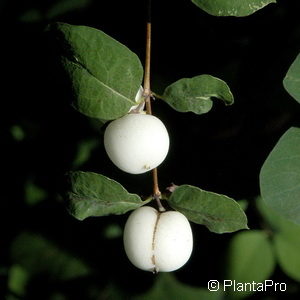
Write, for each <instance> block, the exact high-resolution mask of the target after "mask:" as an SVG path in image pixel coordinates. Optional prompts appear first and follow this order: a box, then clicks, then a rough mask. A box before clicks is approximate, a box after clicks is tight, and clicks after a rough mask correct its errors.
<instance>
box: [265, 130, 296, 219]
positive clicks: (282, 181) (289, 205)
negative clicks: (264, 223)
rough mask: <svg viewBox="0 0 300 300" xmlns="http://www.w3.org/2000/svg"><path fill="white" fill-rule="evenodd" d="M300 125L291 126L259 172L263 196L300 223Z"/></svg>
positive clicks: (274, 207)
mask: <svg viewBox="0 0 300 300" xmlns="http://www.w3.org/2000/svg"><path fill="white" fill-rule="evenodd" d="M299 170H300V128H295V127H292V128H290V129H289V130H288V131H287V132H286V133H285V134H284V135H283V136H282V137H281V138H280V140H279V141H278V143H277V144H276V146H275V147H274V149H273V150H272V151H271V153H270V154H269V156H268V158H267V159H266V161H265V162H264V164H263V167H262V169H261V172H260V189H261V195H262V198H263V200H264V201H265V202H266V204H267V205H268V206H269V207H271V208H272V209H274V210H275V211H276V212H277V213H278V214H279V215H281V216H284V217H285V218H287V219H289V220H291V221H293V222H295V223H297V224H300V205H299V199H300V172H299Z"/></svg>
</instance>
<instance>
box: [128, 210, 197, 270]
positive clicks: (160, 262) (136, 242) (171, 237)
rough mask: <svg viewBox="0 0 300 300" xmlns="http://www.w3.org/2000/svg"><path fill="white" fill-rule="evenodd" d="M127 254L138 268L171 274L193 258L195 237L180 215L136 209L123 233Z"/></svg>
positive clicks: (175, 212) (170, 212) (178, 213)
mask: <svg viewBox="0 0 300 300" xmlns="http://www.w3.org/2000/svg"><path fill="white" fill-rule="evenodd" d="M124 247H125V252H126V254H127V256H128V258H129V260H130V261H131V262H132V264H133V265H135V266H136V267H137V268H139V269H142V270H145V271H150V272H171V271H174V270H177V269H179V268H180V267H182V266H183V265H184V264H185V263H186V262H187V261H188V260H189V258H190V256H191V253H192V249H193V235H192V230H191V226H190V223H189V221H188V220H187V218H186V217H185V216H184V215H183V214H182V213H180V212H177V211H167V212H158V211H157V210H156V209H154V208H153V207H150V206H143V207H141V208H138V209H136V210H135V211H134V212H133V213H131V215H130V216H129V218H128V220H127V222H126V225H125V229H124Z"/></svg>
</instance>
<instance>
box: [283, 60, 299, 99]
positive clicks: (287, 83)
mask: <svg viewBox="0 0 300 300" xmlns="http://www.w3.org/2000/svg"><path fill="white" fill-rule="evenodd" d="M283 86H284V88H285V89H286V91H287V92H288V93H289V94H290V95H291V96H292V97H294V98H295V99H296V101H297V102H299V103H300V54H298V56H297V57H296V59H295V61H294V62H293V63H292V65H291V66H290V68H289V70H288V72H287V74H286V75H285V77H284V79H283Z"/></svg>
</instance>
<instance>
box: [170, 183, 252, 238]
mask: <svg viewBox="0 0 300 300" xmlns="http://www.w3.org/2000/svg"><path fill="white" fill-rule="evenodd" d="M168 202H169V204H170V206H171V207H172V208H173V209H175V210H177V211H179V212H181V213H183V214H184V215H185V216H186V217H187V218H188V219H189V220H190V221H192V222H195V223H197V224H203V225H205V226H206V227H207V228H208V229H209V230H210V231H212V232H216V233H225V232H233V231H236V230H240V229H248V226H247V217H246V215H245V213H244V211H243V210H242V208H241V207H240V206H239V204H238V203H237V202H236V201H234V200H233V199H231V198H229V197H227V196H224V195H220V194H216V193H212V192H207V191H204V190H201V189H199V188H198V187H195V186H191V185H181V186H179V187H177V188H176V189H175V191H174V192H173V193H172V194H171V196H170V198H169V200H168Z"/></svg>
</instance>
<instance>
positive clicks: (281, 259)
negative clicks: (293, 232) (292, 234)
mask: <svg viewBox="0 0 300 300" xmlns="http://www.w3.org/2000/svg"><path fill="white" fill-rule="evenodd" d="M298 234H300V232H299V233H298ZM274 245H275V250H276V255H277V259H278V263H279V265H280V267H281V269H282V270H283V271H284V272H285V273H286V274H287V275H288V276H289V277H291V278H293V279H294V280H297V281H300V257H299V253H300V241H299V235H298V236H297V239H289V238H288V237H287V236H286V235H284V234H282V233H279V234H276V235H275V236H274Z"/></svg>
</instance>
